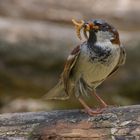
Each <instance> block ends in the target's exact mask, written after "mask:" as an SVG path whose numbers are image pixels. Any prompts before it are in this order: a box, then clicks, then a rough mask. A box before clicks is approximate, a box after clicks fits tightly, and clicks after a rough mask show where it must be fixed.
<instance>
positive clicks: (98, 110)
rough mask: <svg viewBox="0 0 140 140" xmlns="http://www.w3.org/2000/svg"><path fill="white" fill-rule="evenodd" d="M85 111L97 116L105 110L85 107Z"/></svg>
mask: <svg viewBox="0 0 140 140" xmlns="http://www.w3.org/2000/svg"><path fill="white" fill-rule="evenodd" d="M82 111H83V112H85V113H88V114H89V115H91V116H95V115H97V114H102V113H103V110H102V109H95V110H93V109H91V108H88V109H87V108H85V109H84V110H82Z"/></svg>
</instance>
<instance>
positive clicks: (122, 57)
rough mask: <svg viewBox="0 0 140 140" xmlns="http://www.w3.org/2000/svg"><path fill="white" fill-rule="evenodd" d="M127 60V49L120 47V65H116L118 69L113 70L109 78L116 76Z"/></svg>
mask: <svg viewBox="0 0 140 140" xmlns="http://www.w3.org/2000/svg"><path fill="white" fill-rule="evenodd" d="M125 60H126V51H125V48H124V47H123V46H120V58H119V61H118V64H117V65H116V67H115V68H114V69H113V70H112V72H111V73H110V74H109V75H108V76H107V77H109V76H111V75H112V74H114V73H115V72H116V71H117V70H118V69H119V67H120V66H122V65H123V64H124V63H125Z"/></svg>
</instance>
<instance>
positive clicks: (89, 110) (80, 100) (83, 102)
mask: <svg viewBox="0 0 140 140" xmlns="http://www.w3.org/2000/svg"><path fill="white" fill-rule="evenodd" d="M78 100H79V102H80V103H81V104H82V105H83V107H84V108H85V112H87V113H88V114H89V115H97V114H101V113H102V112H103V111H101V110H96V111H93V110H92V109H91V108H90V107H89V106H88V105H87V104H86V103H85V101H84V100H83V99H82V98H81V97H79V98H78Z"/></svg>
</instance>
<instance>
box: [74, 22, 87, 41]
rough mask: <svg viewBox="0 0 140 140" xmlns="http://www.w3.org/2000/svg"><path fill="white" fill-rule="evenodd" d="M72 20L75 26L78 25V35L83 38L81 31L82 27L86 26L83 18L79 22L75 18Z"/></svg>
mask: <svg viewBox="0 0 140 140" xmlns="http://www.w3.org/2000/svg"><path fill="white" fill-rule="evenodd" d="M72 22H73V24H74V25H75V27H76V33H77V36H78V38H79V39H80V40H81V39H82V37H81V34H80V31H81V29H82V28H83V26H84V21H83V20H81V21H80V22H79V23H78V22H77V21H76V20H75V19H72Z"/></svg>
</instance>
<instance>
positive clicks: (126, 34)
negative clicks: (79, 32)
mask: <svg viewBox="0 0 140 140" xmlns="http://www.w3.org/2000/svg"><path fill="white" fill-rule="evenodd" d="M139 14H140V1H139V0H133V1H132V0H117V1H116V0H104V1H99V0H92V1H91V0H77V1H75V0H68V1H66V0H0V113H3V112H20V111H38V110H50V109H52V108H60V107H65V108H70V107H73V108H76V106H75V102H76V101H73V100H72V101H66V102H63V104H62V102H44V101H42V100H40V98H41V97H42V96H43V95H44V94H45V93H47V91H48V90H49V89H50V88H51V87H53V86H54V85H55V84H56V83H57V81H58V79H59V75H60V74H61V71H62V69H63V66H64V63H65V59H66V58H67V56H68V54H69V52H70V50H72V48H73V47H75V46H76V45H77V44H80V43H81V42H80V41H79V39H78V38H77V36H76V33H75V29H74V26H73V25H72V22H71V19H72V18H75V19H90V18H102V19H105V20H106V21H108V22H109V23H111V24H112V25H114V26H115V27H116V28H117V29H118V31H119V33H120V38H121V42H122V44H123V45H124V46H125V47H126V51H127V60H126V64H125V65H124V66H123V67H121V68H120V69H119V71H118V72H117V73H116V74H115V75H113V76H112V77H111V78H109V79H108V80H106V81H105V82H104V83H103V84H102V85H101V86H100V87H99V88H98V90H97V91H98V93H99V95H100V96H101V97H103V98H104V99H105V101H106V102H108V103H110V104H115V105H130V104H139V103H140V16H139ZM92 102H93V101H92ZM94 105H95V106H96V105H97V104H96V103H95V104H94Z"/></svg>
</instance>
